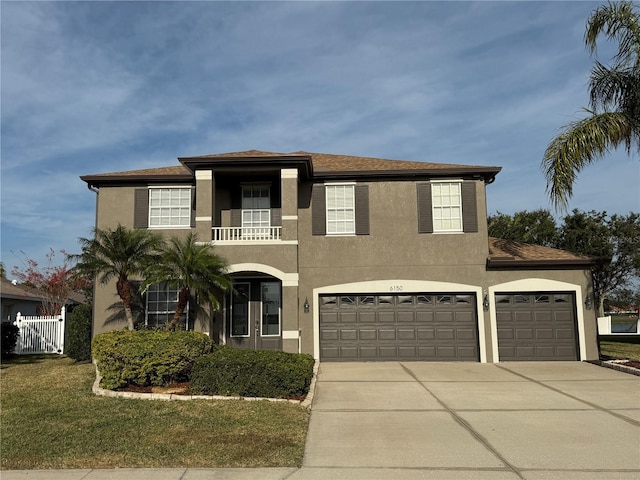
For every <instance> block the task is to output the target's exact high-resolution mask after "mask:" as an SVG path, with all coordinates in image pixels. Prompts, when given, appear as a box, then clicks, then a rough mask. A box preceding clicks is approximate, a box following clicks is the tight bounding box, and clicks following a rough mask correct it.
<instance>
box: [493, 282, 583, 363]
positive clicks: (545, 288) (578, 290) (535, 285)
mask: <svg viewBox="0 0 640 480" xmlns="http://www.w3.org/2000/svg"><path fill="white" fill-rule="evenodd" d="M557 291H560V292H572V293H574V294H575V298H576V305H575V307H576V322H577V323H578V337H579V348H580V355H579V356H580V358H579V359H580V360H586V358H587V339H586V338H585V330H584V312H583V310H582V308H581V305H582V298H583V297H582V287H581V286H580V285H576V284H573V283H567V282H560V281H558V280H549V279H546V278H524V279H522V280H514V281H513V282H506V283H500V284H498V285H494V286H492V287H489V289H488V296H489V318H490V322H491V343H492V347H493V348H492V352H493V361H494V362H495V363H497V362H499V361H500V355H499V353H498V322H497V318H496V302H495V294H496V292H508V293H511V292H513V293H519V292H523V293H524V292H557Z"/></svg>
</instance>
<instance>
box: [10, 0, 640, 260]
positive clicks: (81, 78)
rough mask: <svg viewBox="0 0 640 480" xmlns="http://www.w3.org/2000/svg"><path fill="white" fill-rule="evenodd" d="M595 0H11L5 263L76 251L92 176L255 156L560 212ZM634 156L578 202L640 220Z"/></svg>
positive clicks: (597, 176) (88, 223)
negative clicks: (487, 181) (488, 175)
mask: <svg viewBox="0 0 640 480" xmlns="http://www.w3.org/2000/svg"><path fill="white" fill-rule="evenodd" d="M599 4H600V2H533V3H527V2H256V3H254V2H229V3H227V2H180V3H173V2H6V1H3V2H2V3H1V4H0V9H1V11H0V14H1V22H2V25H1V27H2V30H1V35H2V38H1V40H2V43H1V49H2V51H1V68H2V73H1V82H2V83H1V107H2V108H1V121H2V130H1V134H2V138H1V140H2V143H1V170H0V174H1V212H0V215H1V232H0V233H1V250H2V252H1V255H2V256H1V260H2V261H3V262H4V263H5V265H6V266H7V267H8V269H9V270H11V268H12V267H13V265H17V264H18V263H19V261H18V257H17V256H16V255H17V254H18V252H20V251H21V250H22V251H24V252H26V253H27V255H28V256H30V257H32V258H36V259H38V260H42V259H43V258H44V255H45V253H46V252H47V251H48V250H49V248H53V249H54V250H58V249H66V250H67V251H70V252H74V251H77V249H78V247H77V240H76V239H77V237H79V236H89V235H90V232H91V228H92V227H93V225H94V219H95V194H94V193H92V192H91V191H89V190H88V189H87V187H86V184H85V183H84V182H82V181H81V180H80V179H79V178H78V177H79V176H80V175H86V174H94V173H103V172H114V171H122V170H131V169H140V168H152V167H160V166H167V165H177V164H178V162H177V157H178V156H190V155H200V154H210V153H222V152H233V151H240V150H250V149H258V150H266V151H275V152H294V151H299V150H305V151H310V152H323V153H335V154H347V155H360V156H372V157H380V158H391V159H401V160H417V161H428V162H442V163H463V164H474V165H498V166H501V167H503V170H502V172H501V173H500V174H499V175H498V177H497V179H496V182H495V183H494V184H492V185H489V186H488V187H487V204H488V205H487V207H488V210H489V213H496V212H497V211H501V212H503V213H514V212H517V211H520V210H535V209H537V208H550V204H549V202H548V200H547V197H546V194H545V182H544V177H543V175H542V173H541V170H540V162H541V159H542V155H543V152H544V150H545V148H546V146H547V144H548V142H549V141H550V140H551V139H552V138H553V136H554V135H556V134H557V133H558V132H559V129H560V127H561V126H562V125H564V124H566V123H567V122H569V121H571V120H575V119H577V118H580V117H581V115H582V114H581V111H580V108H581V107H582V106H587V103H588V97H587V82H588V76H589V72H590V69H591V66H592V64H593V62H592V59H591V58H590V57H589V55H588V53H587V51H586V50H585V48H584V44H583V35H584V26H585V22H586V19H587V18H588V16H589V14H590V12H591V11H592V10H593V9H595V8H596V7H597V6H598V5H599ZM611 52H612V50H611V47H607V45H606V43H605V42H604V40H603V43H602V47H601V48H600V50H599V52H598V53H599V55H600V57H599V58H601V59H602V60H604V61H606V60H608V59H609V57H610V53H611ZM638 160H639V159H638V158H637V157H634V158H629V157H628V156H626V155H625V153H624V152H622V151H618V152H614V153H612V154H611V155H610V156H609V157H607V158H606V159H605V160H603V161H601V162H599V163H597V164H594V165H592V166H590V167H588V168H587V169H585V170H584V171H583V173H582V174H581V175H580V178H579V182H578V183H577V185H576V186H575V189H574V193H575V194H574V197H573V199H572V200H571V201H570V204H569V208H570V209H573V208H578V209H581V210H598V211H602V210H605V211H607V212H609V213H620V214H627V213H629V212H630V211H639V210H640V190H639V185H640V162H639V161H638Z"/></svg>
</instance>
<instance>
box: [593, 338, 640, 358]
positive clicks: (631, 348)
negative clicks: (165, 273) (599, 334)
mask: <svg viewBox="0 0 640 480" xmlns="http://www.w3.org/2000/svg"><path fill="white" fill-rule="evenodd" d="M600 353H601V354H602V355H606V356H607V357H613V358H630V359H633V360H638V361H640V339H639V338H637V337H636V338H626V339H625V338H620V337H617V338H615V339H612V338H608V339H607V340H603V339H600Z"/></svg>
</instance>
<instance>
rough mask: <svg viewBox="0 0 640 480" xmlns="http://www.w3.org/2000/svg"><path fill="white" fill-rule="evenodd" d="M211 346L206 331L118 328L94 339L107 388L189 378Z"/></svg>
mask: <svg viewBox="0 0 640 480" xmlns="http://www.w3.org/2000/svg"><path fill="white" fill-rule="evenodd" d="M212 348H213V342H212V341H211V339H210V338H209V337H208V336H207V335H205V334H204V333H199V332H184V331H181V332H168V331H152V330H137V331H128V330H116V331H112V332H107V333H102V334H100V335H96V336H95V337H94V339H93V342H92V351H93V358H94V359H95V361H96V364H97V367H98V370H100V374H101V375H102V383H101V385H102V387H103V388H108V389H116V388H120V387H124V386H126V385H139V386H150V385H158V386H163V385H168V384H170V383H173V382H183V381H187V380H188V379H189V375H190V374H191V369H192V368H193V364H194V362H195V361H196V359H197V358H198V357H200V356H202V355H204V354H207V353H209V352H211V350H212Z"/></svg>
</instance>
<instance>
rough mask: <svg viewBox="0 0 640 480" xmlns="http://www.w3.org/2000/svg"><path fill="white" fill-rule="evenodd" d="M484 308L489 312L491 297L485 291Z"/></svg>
mask: <svg viewBox="0 0 640 480" xmlns="http://www.w3.org/2000/svg"><path fill="white" fill-rule="evenodd" d="M482 308H483V309H484V311H485V312H486V311H487V310H489V296H488V295H487V291H486V290H485V291H484V298H483V299H482Z"/></svg>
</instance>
